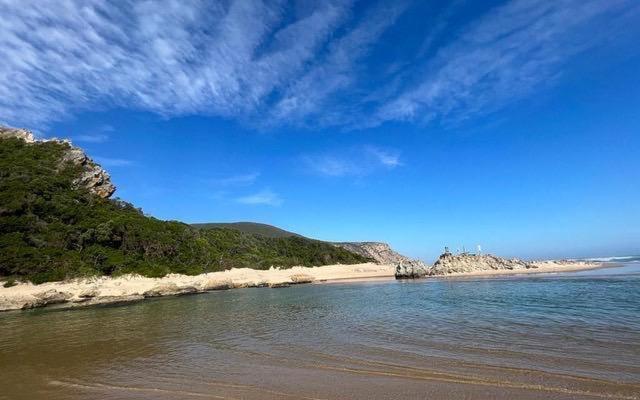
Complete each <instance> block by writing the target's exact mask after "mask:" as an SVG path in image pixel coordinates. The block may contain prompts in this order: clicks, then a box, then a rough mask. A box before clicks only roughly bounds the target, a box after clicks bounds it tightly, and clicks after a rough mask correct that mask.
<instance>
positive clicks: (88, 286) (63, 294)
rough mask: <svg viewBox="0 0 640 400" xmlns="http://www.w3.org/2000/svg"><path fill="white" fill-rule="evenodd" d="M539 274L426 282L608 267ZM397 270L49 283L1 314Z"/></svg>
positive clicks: (539, 267) (12, 293)
mask: <svg viewBox="0 0 640 400" xmlns="http://www.w3.org/2000/svg"><path fill="white" fill-rule="evenodd" d="M535 265H536V268H531V269H514V270H489V271H474V272H465V273H452V274H448V275H437V276H430V277H428V278H427V279H452V278H469V277H483V276H499V275H520V274H540V273H557V272H574V271H582V270H587V269H594V268H602V267H603V266H604V264H600V263H587V262H571V263H568V262H566V261H543V262H537V263H535ZM394 270H395V267H394V266H393V265H388V264H374V263H365V264H354V265H327V266H322V267H312V268H308V267H294V268H290V269H277V268H272V269H269V270H264V271H260V270H254V269H249V268H240V269H231V270H228V271H222V272H211V273H207V274H201V275H196V276H188V275H178V274H170V275H167V276H165V277H163V278H145V277H142V276H137V275H124V276H120V277H117V278H111V277H100V278H90V279H75V280H70V281H65V282H49V283H43V284H41V285H33V284H31V283H20V284H18V285H16V286H13V287H9V288H3V287H0V311H7V310H19V309H29V308H36V307H44V306H50V305H55V306H57V307H75V306H86V305H93V304H106V303H120V302H128V301H136V300H143V299H145V298H150V297H158V296H175V295H181V294H190V293H203V292H208V291H213V290H224V289H234V288H247V287H284V286H289V285H294V284H301V283H312V282H335V281H341V282H356V281H362V280H371V279H382V278H387V279H392V278H393V276H394Z"/></svg>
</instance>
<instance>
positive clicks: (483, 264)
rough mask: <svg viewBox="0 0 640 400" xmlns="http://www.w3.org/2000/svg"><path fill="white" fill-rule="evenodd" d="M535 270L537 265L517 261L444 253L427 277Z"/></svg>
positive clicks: (483, 255) (487, 256)
mask: <svg viewBox="0 0 640 400" xmlns="http://www.w3.org/2000/svg"><path fill="white" fill-rule="evenodd" d="M530 268H537V265H535V264H533V263H529V262H526V261H522V260H518V259H515V258H513V259H506V258H501V257H496V256H493V255H491V254H469V253H462V254H451V253H449V252H445V253H444V254H442V255H441V256H440V257H439V258H438V260H436V262H435V263H434V264H433V267H431V269H430V271H429V275H448V274H453V273H462V272H475V271H491V270H517V269H530Z"/></svg>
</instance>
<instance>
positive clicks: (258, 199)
mask: <svg viewBox="0 0 640 400" xmlns="http://www.w3.org/2000/svg"><path fill="white" fill-rule="evenodd" d="M236 201H237V202H238V203H241V204H248V205H267V206H274V207H277V206H280V205H282V203H283V200H282V198H281V197H280V196H279V195H278V194H277V193H275V192H273V191H271V190H270V189H264V190H261V191H259V192H257V193H254V194H250V195H248V196H243V197H239V198H238V199H236Z"/></svg>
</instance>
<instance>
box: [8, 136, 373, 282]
mask: <svg viewBox="0 0 640 400" xmlns="http://www.w3.org/2000/svg"><path fill="white" fill-rule="evenodd" d="M69 149H70V146H69V144H67V143H64V142H57V141H50V142H35V143H27V142H25V141H23V140H20V139H15V138H0V276H2V275H4V276H16V277H20V278H26V279H30V280H32V281H34V282H36V283H37V282H45V281H51V280H61V279H64V278H69V277H76V276H89V275H112V274H121V273H140V274H142V275H146V276H162V275H165V274H167V273H170V272H177V273H186V274H198V273H203V272H209V271H219V270H224V269H228V268H231V267H250V268H257V269H266V268H269V267H270V266H272V265H275V266H283V267H289V266H294V265H308V266H311V265H325V264H333V263H345V264H349V263H357V262H364V261H367V259H366V258H365V257H362V256H360V255H357V254H354V253H352V252H349V251H347V250H344V249H341V248H337V247H335V246H333V245H331V244H328V243H324V242H320V241H315V240H310V239H306V238H301V237H281V238H271V237H264V236H258V235H253V234H248V233H244V232H240V231H238V230H234V229H222V228H213V229H207V228H204V229H195V228H193V227H191V226H189V225H186V224H183V223H180V222H167V221H160V220H158V219H155V218H152V217H148V216H145V215H143V214H142V212H141V211H140V210H138V209H136V208H134V207H133V206H132V205H131V204H128V203H125V202H122V201H119V200H110V199H106V198H101V197H98V196H96V195H95V194H92V193H90V192H89V191H88V190H87V189H84V188H78V187H77V185H75V184H74V180H76V179H77V178H78V176H79V174H81V172H82V171H81V168H80V167H79V166H77V165H74V164H73V163H70V162H63V156H64V154H65V153H66V152H67V151H69Z"/></svg>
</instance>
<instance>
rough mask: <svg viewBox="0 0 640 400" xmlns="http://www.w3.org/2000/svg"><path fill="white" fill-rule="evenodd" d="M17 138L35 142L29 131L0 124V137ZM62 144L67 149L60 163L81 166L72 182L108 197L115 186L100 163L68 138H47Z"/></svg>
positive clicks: (98, 194)
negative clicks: (77, 175) (76, 177)
mask: <svg viewBox="0 0 640 400" xmlns="http://www.w3.org/2000/svg"><path fill="white" fill-rule="evenodd" d="M2 138H17V139H21V140H24V141H25V142H27V143H36V142H38V141H40V140H37V139H36V138H35V136H34V135H33V133H32V132H31V131H28V130H26V129H19V128H10V127H6V126H1V125H0V139H2ZM42 141H43V142H44V141H53V142H58V143H61V144H64V145H65V146H67V148H68V150H67V151H66V152H65V154H64V156H63V157H62V160H60V161H61V163H65V162H70V163H72V164H74V165H78V166H80V167H82V175H81V176H80V177H79V178H78V179H76V181H75V182H74V183H75V184H76V185H77V186H78V187H84V188H87V189H88V190H89V191H90V192H91V193H93V194H95V195H97V196H100V197H102V198H108V197H111V195H113V193H114V192H115V191H116V186H115V185H114V184H113V183H112V182H111V176H110V175H109V173H108V172H107V171H105V170H104V169H103V168H102V167H101V166H100V165H98V164H97V163H95V162H94V161H93V160H92V159H91V158H89V157H88V156H87V155H86V154H85V152H84V151H83V150H82V149H80V148H78V147H75V146H73V145H72V144H71V142H70V141H68V140H60V139H49V140H42Z"/></svg>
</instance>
